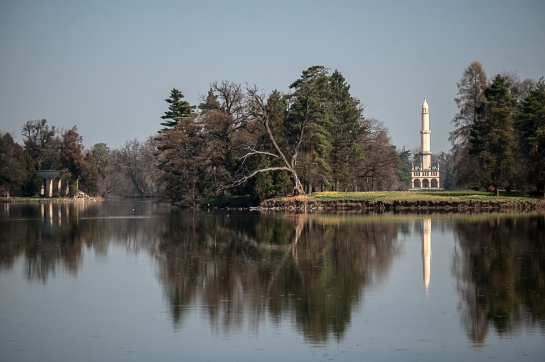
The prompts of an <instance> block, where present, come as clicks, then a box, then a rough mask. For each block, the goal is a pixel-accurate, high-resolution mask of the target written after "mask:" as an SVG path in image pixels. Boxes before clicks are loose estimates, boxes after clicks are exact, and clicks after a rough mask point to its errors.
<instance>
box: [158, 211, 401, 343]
mask: <svg viewBox="0 0 545 362" xmlns="http://www.w3.org/2000/svg"><path fill="white" fill-rule="evenodd" d="M365 220H368V221H367V222H362V221H363V219H362V217H361V216H360V217H359V219H358V218H357V217H343V216H319V215H318V216H317V215H308V214H273V215H259V214H248V213H243V214H230V215H227V214H225V213H221V214H220V213H218V214H214V213H211V214H208V215H206V216H204V217H203V216H202V214H189V213H179V214H174V213H173V214H171V216H170V219H169V225H168V227H166V228H165V231H166V232H165V234H164V235H163V237H162V240H163V241H162V242H161V245H160V248H159V250H160V252H159V254H158V258H159V260H161V263H160V279H161V281H162V283H163V284H164V287H165V293H166V295H167V297H168V300H169V301H170V305H171V312H172V316H173V320H174V322H175V324H176V325H180V324H181V323H183V319H184V316H185V313H186V312H187V311H189V308H190V307H191V306H194V305H195V304H199V303H200V304H202V305H203V306H204V308H206V311H207V314H208V317H209V320H210V323H211V325H212V327H213V328H214V329H215V330H225V331H228V330H232V329H238V328H240V327H241V326H242V323H243V321H244V318H249V320H250V325H253V326H256V328H257V326H258V325H259V322H260V321H261V320H262V319H263V318H265V315H267V316H272V318H273V321H275V322H276V323H280V321H281V320H282V318H284V317H287V318H294V319H295V320H296V325H297V327H298V328H299V329H300V330H301V332H302V333H303V335H305V337H306V338H308V339H309V340H311V341H314V342H316V343H321V342H324V341H326V340H327V339H328V338H329V337H330V336H334V337H335V338H336V339H337V340H340V339H342V338H343V336H344V334H345V332H346V330H347V327H348V326H349V324H350V318H351V313H352V309H353V308H354V307H355V306H357V305H358V304H359V303H360V302H361V300H360V299H361V297H362V295H363V290H364V289H365V288H366V287H368V286H371V285H373V283H375V282H377V281H378V280H380V279H381V278H382V277H383V276H384V275H385V274H386V273H387V272H388V270H389V269H390V266H391V264H392V260H393V258H394V256H396V255H397V254H398V253H399V248H400V247H399V246H398V245H397V243H395V242H394V240H395V238H396V235H397V233H398V230H399V226H398V224H395V223H393V222H382V219H380V218H379V219H376V221H372V219H365Z"/></svg>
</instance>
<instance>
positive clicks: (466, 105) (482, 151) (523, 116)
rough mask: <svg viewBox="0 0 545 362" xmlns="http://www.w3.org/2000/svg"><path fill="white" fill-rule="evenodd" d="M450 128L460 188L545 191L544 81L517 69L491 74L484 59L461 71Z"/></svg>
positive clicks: (455, 177)
mask: <svg viewBox="0 0 545 362" xmlns="http://www.w3.org/2000/svg"><path fill="white" fill-rule="evenodd" d="M455 101H456V104H457V105H458V113H457V114H456V116H455V118H454V119H453V124H454V126H455V129H454V130H453V131H452V132H451V133H450V140H451V141H452V144H453V149H452V158H453V162H452V170H453V178H454V182H455V184H456V185H457V186H458V187H475V188H486V189H490V190H491V191H494V192H495V193H496V195H497V194H498V193H499V190H500V189H507V190H517V191H520V192H522V193H528V192H536V193H538V192H539V193H541V194H543V192H544V189H545V82H544V80H543V78H541V79H540V80H539V81H537V82H536V81H534V80H532V79H525V80H520V79H519V78H518V76H517V75H516V74H513V73H504V74H498V75H496V76H495V77H494V78H493V79H488V78H487V75H486V72H485V71H484V69H483V67H482V65H481V63H479V62H477V61H474V62H472V63H471V64H470V65H469V66H468V67H467V68H466V69H465V70H464V72H463V75H462V78H461V79H460V82H459V83H458V97H456V98H455Z"/></svg>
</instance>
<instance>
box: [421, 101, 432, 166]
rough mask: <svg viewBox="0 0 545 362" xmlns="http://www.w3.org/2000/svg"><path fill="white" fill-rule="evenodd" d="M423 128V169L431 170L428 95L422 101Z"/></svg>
mask: <svg viewBox="0 0 545 362" xmlns="http://www.w3.org/2000/svg"><path fill="white" fill-rule="evenodd" d="M421 115H422V130H421V131H420V134H421V135H422V136H421V146H422V153H421V154H422V169H423V170H429V169H430V168H431V149H430V134H431V131H430V112H429V107H428V102H426V97H424V103H422V114H421Z"/></svg>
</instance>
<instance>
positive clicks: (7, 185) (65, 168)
mask: <svg viewBox="0 0 545 362" xmlns="http://www.w3.org/2000/svg"><path fill="white" fill-rule="evenodd" d="M21 135H22V136H23V138H24V142H23V145H19V144H18V143H16V142H15V141H14V139H13V136H12V135H11V134H9V133H0V193H1V195H2V196H4V195H7V194H9V195H10V196H38V195H40V193H41V190H42V184H43V181H42V179H41V178H40V177H39V176H38V172H37V171H42V170H59V171H60V172H61V178H62V179H63V180H64V181H65V183H66V184H67V185H68V192H67V194H66V195H65V196H75V195H77V194H78V193H79V192H80V191H83V192H85V193H86V194H88V195H91V196H97V195H100V196H137V197H143V196H151V195H155V194H156V192H157V186H156V185H157V182H156V181H155V178H154V175H155V171H154V170H155V158H156V156H155V154H156V143H155V141H154V140H153V138H152V137H150V138H149V139H148V140H147V141H144V142H141V141H138V140H131V141H127V142H126V143H125V144H124V145H123V146H121V147H120V148H118V149H113V150H111V149H110V148H109V147H108V146H107V145H106V144H105V143H98V144H96V145H94V146H93V147H91V148H90V149H85V148H84V146H83V137H82V136H81V135H80V134H79V133H78V131H77V128H76V127H73V128H71V129H69V130H66V131H60V130H59V129H57V128H56V127H55V126H51V125H49V124H48V122H47V120H45V119H40V120H30V121H27V122H26V123H25V124H24V125H23V126H22V128H21ZM61 196H64V195H61Z"/></svg>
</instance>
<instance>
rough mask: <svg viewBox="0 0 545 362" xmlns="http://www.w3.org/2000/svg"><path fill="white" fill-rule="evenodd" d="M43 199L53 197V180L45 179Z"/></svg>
mask: <svg viewBox="0 0 545 362" xmlns="http://www.w3.org/2000/svg"><path fill="white" fill-rule="evenodd" d="M44 182H45V197H51V196H53V180H52V179H51V177H48V178H46V179H45V181H44Z"/></svg>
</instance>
